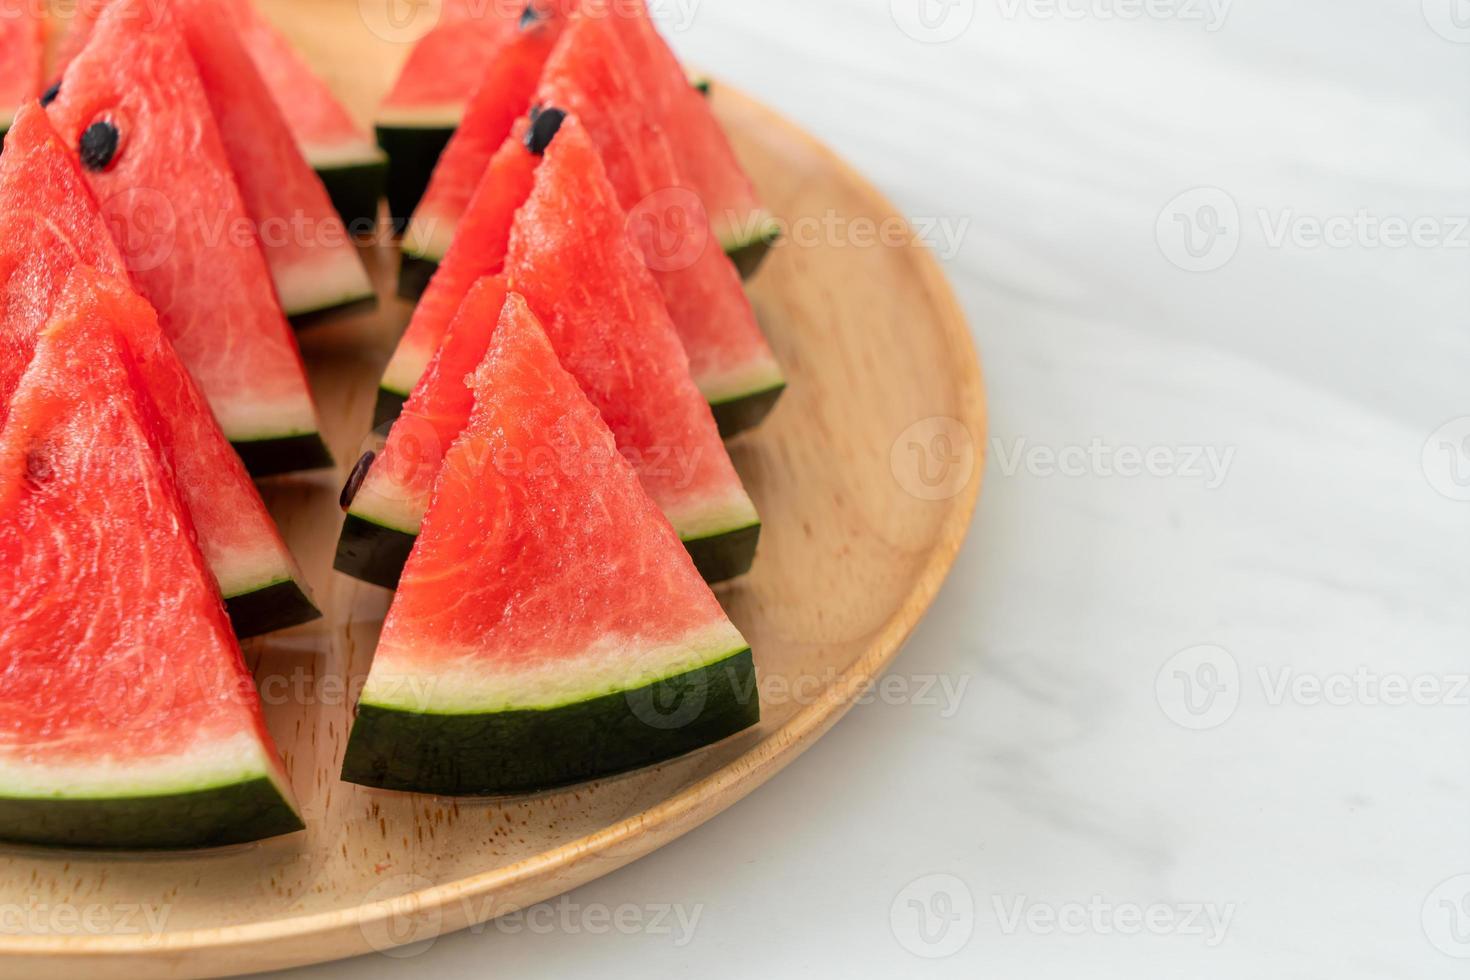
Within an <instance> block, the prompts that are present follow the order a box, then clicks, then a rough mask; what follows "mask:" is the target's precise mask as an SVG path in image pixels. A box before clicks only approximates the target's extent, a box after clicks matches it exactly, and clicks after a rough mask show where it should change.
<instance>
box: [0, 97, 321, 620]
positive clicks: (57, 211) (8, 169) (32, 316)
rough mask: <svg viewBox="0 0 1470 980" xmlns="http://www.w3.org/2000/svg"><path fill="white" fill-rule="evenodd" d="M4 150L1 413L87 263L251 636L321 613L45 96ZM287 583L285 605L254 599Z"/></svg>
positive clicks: (203, 538) (203, 539) (217, 570)
mask: <svg viewBox="0 0 1470 980" xmlns="http://www.w3.org/2000/svg"><path fill="white" fill-rule="evenodd" d="M7 147H8V149H7V151H6V152H5V153H4V154H0V276H3V277H4V278H3V290H4V300H5V311H4V312H5V316H4V321H3V327H0V334H3V337H4V342H3V347H0V422H3V420H4V416H5V406H6V405H8V404H9V401H10V396H11V394H12V392H14V390H15V386H16V384H18V383H19V381H20V377H21V374H22V373H23V372H24V371H25V368H26V365H27V364H29V363H30V360H31V356H32V354H33V353H34V351H35V344H36V336H37V334H38V333H39V332H40V329H41V327H42V325H43V324H44V323H45V321H46V320H47V318H48V317H49V316H50V312H51V306H52V302H53V300H54V298H55V297H56V296H58V295H59V294H60V292H61V288H62V285H63V283H65V282H66V280H67V277H68V275H72V276H75V275H78V273H75V272H74V271H73V270H74V269H76V267H77V266H78V264H85V265H90V266H93V267H97V268H100V270H102V271H96V270H95V269H94V270H89V271H88V285H89V286H90V288H91V290H92V292H93V293H94V296H93V302H94V304H95V305H96V306H97V307H98V308H99V309H100V310H102V311H103V312H104V313H105V314H106V315H108V316H110V317H111V320H112V323H113V325H114V326H116V327H117V329H118V330H119V331H120V333H121V334H122V336H123V337H124V338H125V339H126V341H127V343H128V345H129V348H130V350H131V352H132V354H133V356H134V357H135V358H136V359H137V362H138V366H139V371H140V374H141V376H142V377H143V379H144V380H145V382H146V383H147V387H148V393H149V395H150V397H151V399H152V401H153V403H154V404H155V405H156V406H157V409H158V414H159V417H160V418H161V419H162V420H163V427H162V429H161V436H162V438H163V448H164V450H165V452H166V454H167V456H168V458H169V460H170V462H171V464H172V465H173V467H174V472H175V477H176V479H177V481H178V484H179V492H180V494H181V496H182V497H183V500H184V503H185V505H186V506H187V507H188V509H189V511H190V515H191V518H192V520H193V522H194V526H195V528H196V529H197V530H198V532H199V545H200V548H201V549H202V550H203V552H204V557H205V560H206V562H207V563H208V565H209V568H210V570H211V571H212V572H213V573H214V575H215V578H216V580H217V581H218V583H219V587H220V591H221V592H222V593H223V594H224V595H225V597H226V598H227V599H228V600H229V604H230V606H229V608H230V613H231V616H232V618H233V620H234V622H235V628H236V631H237V632H238V633H239V634H240V635H241V636H250V635H254V634H256V633H259V632H264V631H265V629H266V628H272V629H275V628H283V627H285V626H294V625H296V624H297V623H300V622H305V621H306V620H307V619H312V618H315V617H316V616H317V615H319V613H318V612H317V610H316V608H315V607H314V606H313V605H312V604H311V601H310V598H309V594H310V593H309V590H308V589H307V587H306V585H305V583H304V579H302V577H301V573H300V570H299V569H298V568H297V567H296V562H295V560H294V559H293V558H292V557H291V553H290V551H289V550H288V549H287V548H286V545H285V543H284V542H283V541H282V540H281V536H280V533H279V532H278V531H277V530H276V525H275V522H274V521H272V519H271V516H270V514H269V513H268V512H267V511H266V509H265V505H264V504H263V503H262V502H261V499H260V495H259V493H257V492H256V489H255V486H254V484H252V483H251V482H250V478H249V476H248V475H247V474H246V473H245V471H244V468H243V467H242V466H241V464H240V460H239V457H238V456H237V455H236V454H235V452H234V451H233V450H232V449H231V448H230V445H229V443H228V442H226V441H225V438H224V435H223V434H222V433H221V432H220V430H219V426H218V424H217V423H216V422H215V420H214V416H213V415H212V414H211V413H210V411H209V405H208V403H207V402H206V401H205V400H204V396H203V395H202V394H201V393H200V391H199V389H198V386H197V385H195V384H194V382H193V380H192V379H191V378H190V377H189V375H188V372H187V371H186V370H185V368H184V366H183V364H182V362H181V361H180V360H179V358H178V355H177V354H176V353H174V350H173V347H172V346H171V345H170V344H169V343H168V341H167V340H166V339H165V338H164V336H163V334H162V333H161V332H160V330H159V327H158V320H157V317H156V316H155V314H154V312H153V310H152V308H151V307H149V306H148V304H147V303H146V302H144V301H143V300H142V299H141V298H139V297H138V296H137V294H136V293H134V292H133V291H132V289H131V288H130V287H129V286H128V285H127V284H126V282H125V281H124V279H123V277H125V276H126V272H125V270H124V267H123V258H122V256H121V255H120V254H119V253H118V251H117V246H116V245H114V244H113V241H112V237H111V236H110V235H109V234H108V231H107V226H106V225H105V224H104V222H103V220H102V215H101V213H100V212H99V211H98V210H97V202H96V201H95V200H94V199H93V197H92V192H91V191H89V190H88V189H87V185H86V182H85V180H84V179H83V177H82V174H81V171H80V169H78V167H77V164H76V161H75V160H74V159H73V158H72V156H71V154H70V153H69V152H68V150H67V148H66V147H65V146H64V145H62V143H61V140H60V138H59V137H58V136H57V135H56V131H55V130H53V129H52V128H51V124H50V123H49V122H48V121H47V119H46V113H45V112H44V111H43V110H42V109H41V107H40V106H38V105H34V104H33V105H29V106H26V107H25V108H23V109H22V110H21V112H20V114H19V115H18V116H16V122H15V127H14V128H13V129H12V130H11V133H10V136H9V137H8V138H7ZM269 589H277V590H279V591H280V592H281V593H293V595H294V601H288V600H287V598H286V597H285V596H283V595H280V594H278V595H277V596H276V597H275V598H276V599H278V600H280V601H279V602H278V603H277V605H276V608H275V609H274V610H269V611H267V610H260V611H255V610H250V611H247V610H245V609H244V608H242V606H243V605H244V604H246V603H248V602H251V601H252V600H260V599H262V598H264V596H263V592H264V591H265V590H269Z"/></svg>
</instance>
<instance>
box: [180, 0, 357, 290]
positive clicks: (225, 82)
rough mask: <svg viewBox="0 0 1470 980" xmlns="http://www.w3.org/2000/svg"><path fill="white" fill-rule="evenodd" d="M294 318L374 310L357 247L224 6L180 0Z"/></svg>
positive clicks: (244, 192) (188, 36)
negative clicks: (360, 308) (365, 307)
mask: <svg viewBox="0 0 1470 980" xmlns="http://www.w3.org/2000/svg"><path fill="white" fill-rule="evenodd" d="M173 6H174V9H175V11H177V14H178V20H179V24H180V26H182V28H183V32H184V39H185V41H186V42H187V43H188V46H189V52H190V54H191V55H192V56H193V58H194V66H195V67H196V68H197V69H198V70H199V78H200V81H202V82H203V84H204V94H205V95H206V96H207V97H208V99H209V106H210V109H211V110H212V111H213V112H214V119H215V122H216V123H217V124H218V127H219V133H220V138H221V140H222V142H223V143H224V148H225V157H226V159H227V160H229V162H230V167H231V169H232V170H233V171H234V174H235V180H236V182H237V183H238V184H239V187H240V195H241V198H242V199H243V200H244V202H245V211H246V213H247V214H249V215H250V217H251V218H252V219H254V221H255V225H256V228H257V230H258V233H259V236H260V240H261V244H262V245H263V246H264V248H265V257H266V261H267V262H268V263H270V269H271V278H272V280H273V281H274V282H275V285H276V294H277V295H278V296H279V297H280V300H281V306H282V307H283V308H284V309H285V311H286V315H287V316H289V317H292V318H302V317H307V316H316V315H320V314H322V313H324V312H326V311H330V310H336V309H338V308H341V307H347V306H359V305H373V304H374V303H376V296H377V294H376V293H375V292H374V290H373V285H372V282H371V281H370V280H369V279H368V274H367V269H366V268H365V267H364V266H363V264H362V258H361V257H360V256H359V255H358V253H357V246H356V245H355V244H354V243H353V241H352V239H351V238H350V237H349V236H348V234H347V229H346V227H345V226H344V225H343V224H342V218H341V216H339V215H338V214H337V210H336V208H334V207H333V206H332V199H331V198H330V197H329V196H328V195H327V189H326V188H325V187H324V186H322V182H321V178H319V177H318V176H317V175H316V173H315V172H314V171H313V170H312V169H311V165H310V164H308V163H307V162H306V158H305V157H304V156H302V154H301V150H300V148H299V147H298V146H297V145H296V141H295V139H294V138H293V137H292V135H291V129H290V126H288V125H287V123H286V118H285V116H283V115H282V114H281V110H280V109H279V108H278V107H277V106H276V101H275V98H274V96H272V95H271V91H270V89H269V88H267V87H266V84H265V81H264V80H263V79H262V78H261V76H260V72H258V71H257V70H256V68H255V63H254V62H253V61H251V60H250V55H249V54H248V53H246V51H245V48H244V46H242V45H241V43H240V40H239V38H238V37H237V36H236V34H235V31H234V29H233V27H232V19H231V18H228V17H227V16H222V13H221V11H220V9H219V7H218V4H217V2H216V0H173Z"/></svg>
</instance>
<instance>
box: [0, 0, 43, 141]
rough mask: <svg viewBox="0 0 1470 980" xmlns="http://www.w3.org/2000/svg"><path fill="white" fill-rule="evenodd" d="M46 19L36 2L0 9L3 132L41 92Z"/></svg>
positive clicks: (0, 114)
mask: <svg viewBox="0 0 1470 980" xmlns="http://www.w3.org/2000/svg"><path fill="white" fill-rule="evenodd" d="M45 55H46V19H45V16H44V12H43V10H42V8H39V7H38V6H37V5H36V4H34V3H12V4H10V5H9V6H8V7H7V8H5V9H0V135H4V133H5V131H6V130H7V129H9V128H10V121H11V120H12V119H13V118H15V112H16V110H17V109H19V108H20V107H21V106H22V105H24V104H25V103H27V102H29V101H30V100H31V99H34V98H35V97H36V96H37V95H40V94H41V71H42V67H43V62H44V59H45Z"/></svg>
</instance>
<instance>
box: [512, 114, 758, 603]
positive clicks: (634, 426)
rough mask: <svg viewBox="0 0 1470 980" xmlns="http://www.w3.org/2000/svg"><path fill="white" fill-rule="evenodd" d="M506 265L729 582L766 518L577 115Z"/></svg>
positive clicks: (646, 478)
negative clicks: (699, 384) (722, 435)
mask: <svg viewBox="0 0 1470 980" xmlns="http://www.w3.org/2000/svg"><path fill="white" fill-rule="evenodd" d="M548 111H550V110H548ZM505 269H506V274H507V277H508V278H509V280H510V288H511V289H512V290H515V291H517V292H519V293H521V294H522V295H523V296H524V297H525V298H526V302H527V303H528V304H529V305H530V307H531V309H532V311H534V312H535V313H536V315H537V316H538V317H539V318H540V320H541V322H542V323H543V324H544V325H545V327H546V333H547V336H549V337H550V338H551V344H552V346H553V347H554V348H555V349H556V352H557V354H558V355H560V356H561V359H562V363H563V364H565V365H566V368H567V370H568V371H570V372H571V374H572V376H573V377H575V378H576V379H577V381H578V382H579V383H581V385H582V388H583V390H585V391H586V392H587V397H588V398H590V399H591V400H592V404H594V405H596V406H597V409H598V411H600V412H601V413H602V417H603V419H604V420H606V422H607V424H608V426H609V427H610V428H611V429H612V431H613V435H614V436H615V437H616V438H617V440H618V448H619V449H621V450H622V451H623V452H624V453H626V454H628V456H629V458H630V459H631V460H632V461H633V463H634V466H635V468H636V469H637V470H638V474H639V476H640V478H641V479H642V480H643V485H644V487H645V489H647V490H648V494H649V496H651V497H652V498H653V500H654V502H655V503H656V504H658V505H659V507H660V508H661V509H662V510H663V512H664V514H665V515H666V516H667V517H668V518H669V520H670V521H671V522H672V523H673V525H674V529H675V530H676V531H678V532H679V537H680V539H681V540H683V542H684V546H685V547H686V548H688V549H689V552H690V554H691V555H693V556H694V563H695V565H697V566H698V567H699V570H700V572H702V573H703V574H704V576H705V578H706V579H708V580H709V581H711V582H718V581H723V580H724V579H727V578H732V577H734V576H736V575H741V574H744V573H745V572H746V571H748V570H749V569H750V564H751V562H752V561H753V560H754V558H755V547H756V540H757V538H758V537H759V535H760V518H759V517H758V516H757V515H756V511H755V506H754V505H753V504H752V503H751V501H750V497H749V496H747V495H746V493H745V488H744V487H743V486H741V483H740V477H739V476H737V475H736V473H735V467H734V465H733V464H732V463H731V462H730V456H729V454H728V453H727V452H726V451H725V445H724V443H723V442H722V441H721V440H720V431H719V429H718V428H717V426H716V425H715V420H714V417H713V416H712V415H711V414H710V407H709V404H708V403H707V402H706V401H705V399H704V396H703V395H702V394H701V393H700V391H699V388H698V387H697V386H696V385H695V383H694V379H693V378H692V377H691V376H690V374H689V358H688V357H687V355H685V353H684V349H683V347H682V346H681V345H680V343H679V336H678V334H677V332H676V331H675V329H674V324H673V322H672V321H671V320H670V319H669V314H668V310H667V309H666V308H665V306H664V302H663V298H662V296H660V294H659V290H658V286H657V284H655V282H654V281H653V278H652V277H651V276H650V275H649V274H648V270H647V269H646V268H645V267H644V265H643V260H642V258H641V256H639V255H638V254H637V252H636V251H635V249H634V246H633V244H632V242H631V241H630V239H629V237H628V233H627V216H626V215H625V214H624V213H623V211H622V209H621V208H620V207H619V206H618V200H617V195H616V192H615V191H614V190H613V187H612V185H611V184H610V183H609V182H608V179H607V173H606V171H605V170H604V169H603V166H602V160H601V158H600V157H599V156H598V154H597V150H596V149H594V147H593V145H592V141H591V139H590V138H589V136H588V134H587V131H586V130H585V129H584V128H583V126H582V123H581V121H580V120H578V119H577V117H576V116H567V117H566V121H565V122H563V123H562V124H561V128H560V131H559V132H558V133H557V134H556V136H555V138H554V139H553V140H552V142H551V145H550V147H549V148H548V149H547V150H546V155H545V157H544V158H543V160H542V163H541V166H540V167H538V168H537V170H536V177H535V187H534V189H533V190H532V191H531V196H530V198H529V199H528V200H527V201H526V203H525V205H524V206H522V208H521V210H520V212H519V213H518V214H517V215H516V223H515V226H514V227H513V228H512V229H511V234H510V249H509V252H508V254H507V256H506V262H505Z"/></svg>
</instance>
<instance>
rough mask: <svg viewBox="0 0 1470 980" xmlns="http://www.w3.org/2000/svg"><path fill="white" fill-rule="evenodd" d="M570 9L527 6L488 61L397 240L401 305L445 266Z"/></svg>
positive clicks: (554, 1) (545, 1) (539, 0)
mask: <svg viewBox="0 0 1470 980" xmlns="http://www.w3.org/2000/svg"><path fill="white" fill-rule="evenodd" d="M576 2H577V0H532V2H531V3H528V4H527V5H526V13H525V14H524V15H523V16H522V17H521V19H520V21H519V23H518V25H517V29H516V31H515V32H514V33H513V34H511V35H509V36H508V37H506V38H505V39H504V40H503V41H502V42H501V45H500V48H499V49H498V50H497V51H496V52H495V53H494V55H493V56H492V57H491V58H489V59H488V64H489V67H488V68H487V69H486V71H485V75H484V78H483V79H482V80H481V81H480V85H479V88H478V89H477V90H476V91H475V94H474V96H473V97H472V98H471V99H470V101H469V104H468V105H467V106H466V107H465V112H464V117H463V118H462V119H461V120H460V123H459V127H458V128H457V129H456V130H455V131H454V136H453V137H451V138H450V140H449V144H448V145H447V146H445V147H444V152H443V153H442V154H440V156H439V162H438V163H437V164H436V165H435V167H434V173H433V175H432V176H431V177H430V178H429V186H428V189H427V190H425V191H424V196H423V199H422V200H421V201H419V204H418V207H416V208H415V209H414V212H413V219H412V220H411V221H410V222H409V225H408V231H407V232H405V233H404V236H403V246H402V247H403V260H402V264H401V267H400V270H399V273H398V295H399V296H401V297H402V298H404V299H408V300H416V299H418V298H419V297H420V296H421V295H423V292H424V289H425V288H426V287H427V286H428V284H429V279H430V277H432V276H433V274H434V269H435V267H436V266H437V265H438V264H439V263H440V262H442V261H443V260H444V256H445V254H446V253H447V252H448V251H449V244H450V242H451V241H453V240H454V234H455V229H456V227H457V226H458V224H459V219H460V218H461V217H462V216H463V215H464V212H465V208H466V207H467V206H468V205H469V203H470V197H471V196H472V195H473V193H474V190H475V186H476V185H477V184H478V183H479V181H480V176H481V175H482V174H483V173H484V172H485V168H486V167H488V166H489V165H490V159H491V157H493V156H494V155H495V152H496V150H498V149H500V146H501V144H502V143H504V142H505V138H506V137H507V136H509V135H510V131H511V127H512V126H514V125H515V123H516V121H517V120H518V119H520V118H521V117H522V116H524V115H525V114H526V110H528V109H529V108H530V107H531V95H532V93H533V92H535V91H536V82H537V80H538V79H539V78H540V77H541V69H542V68H543V67H544V66H545V64H546V59H547V58H548V57H550V55H551V51H552V48H553V47H554V46H555V45H556V40H557V38H559V37H560V36H561V32H562V28H563V27H565V26H566V22H567V15H568V14H569V13H570V12H571V11H572V10H573V9H575V7H576Z"/></svg>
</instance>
